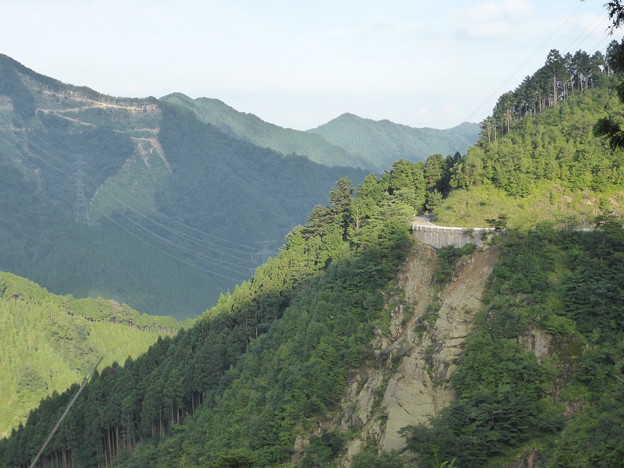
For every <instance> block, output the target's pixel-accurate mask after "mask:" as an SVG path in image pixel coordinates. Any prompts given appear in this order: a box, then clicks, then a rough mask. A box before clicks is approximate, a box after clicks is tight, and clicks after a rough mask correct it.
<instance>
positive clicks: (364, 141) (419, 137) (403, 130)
mask: <svg viewBox="0 0 624 468" xmlns="http://www.w3.org/2000/svg"><path fill="white" fill-rule="evenodd" d="M309 132H310V133H315V134H318V135H321V136H322V137H323V138H325V139H326V140H327V141H329V142H330V143H332V144H334V145H336V146H341V147H342V148H345V149H346V150H348V151H349V152H351V153H353V154H358V155H361V156H363V157H365V158H367V159H368V160H370V161H372V162H373V164H375V165H376V166H377V167H381V168H383V169H386V168H388V167H390V166H391V165H392V163H393V162H394V161H397V160H398V159H401V158H403V159H407V160H409V161H414V162H416V161H424V160H425V158H426V157H427V156H429V155H431V154H443V155H448V154H455V153H457V152H459V153H460V154H465V153H466V150H467V149H468V148H469V147H470V146H471V145H473V144H474V143H475V142H476V141H477V139H478V136H479V126H478V125H477V124H472V123H463V124H461V125H459V126H457V127H454V128H450V129H447V130H437V129H434V128H413V127H408V126H406V125H399V124H396V123H393V122H390V121H388V120H381V121H374V120H370V119H363V118H361V117H358V116H357V115H353V114H343V115H341V116H340V117H337V118H336V119H334V120H332V121H330V122H328V123H326V124H324V125H321V126H320V127H317V128H314V129H312V130H309Z"/></svg>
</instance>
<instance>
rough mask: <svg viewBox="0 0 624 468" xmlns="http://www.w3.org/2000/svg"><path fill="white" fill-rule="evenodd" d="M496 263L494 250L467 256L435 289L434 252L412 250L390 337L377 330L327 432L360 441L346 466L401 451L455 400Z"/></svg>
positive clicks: (351, 445)
mask: <svg viewBox="0 0 624 468" xmlns="http://www.w3.org/2000/svg"><path fill="white" fill-rule="evenodd" d="M498 256H499V252H498V250H497V249H495V248H486V249H485V250H482V251H477V252H475V253H473V254H471V255H468V256H465V257H464V258H463V259H462V261H461V262H460V264H459V265H458V266H457V269H456V271H455V272H454V275H453V278H452V280H451V281H450V282H449V283H448V284H446V285H444V286H440V285H439V284H437V282H436V280H435V269H436V262H437V258H436V257H437V255H436V252H435V250H434V249H431V248H430V247H427V246H424V245H417V246H415V247H414V249H413V251H412V254H411V255H410V258H409V259H408V261H407V263H406V266H405V267H404V269H403V271H402V272H401V273H400V275H399V278H398V279H399V282H400V285H401V296H402V297H404V303H403V304H401V305H399V306H398V307H396V309H395V310H393V311H391V312H390V315H391V322H390V327H389V329H388V332H387V333H382V332H381V330H380V331H379V333H378V338H377V339H376V340H375V341H374V342H373V346H374V349H375V353H376V355H377V358H378V360H377V362H376V363H375V365H374V366H372V367H370V368H368V369H364V370H363V372H361V373H360V374H359V375H357V377H356V378H354V379H353V380H352V381H351V382H350V383H349V386H348V387H347V390H346V392H345V396H344V397H343V400H342V402H341V405H340V407H339V410H338V411H337V414H339V415H341V416H340V417H339V419H337V420H334V421H332V423H331V425H329V424H328V426H327V427H326V430H331V429H335V428H339V429H340V430H341V431H343V432H350V431H354V432H357V433H358V436H357V437H355V438H353V439H351V440H349V441H348V443H347V444H346V447H345V450H344V455H343V457H342V463H341V464H342V465H343V466H350V465H351V463H352V462H353V458H354V456H355V455H357V454H358V453H361V452H363V451H365V450H366V449H367V448H368V447H370V446H371V445H374V446H376V447H378V448H379V449H380V450H381V451H384V452H392V451H397V450H403V449H405V443H406V442H405V439H404V437H402V436H401V435H400V430H401V429H402V428H404V427H406V426H409V425H415V424H426V423H427V422H428V421H429V419H430V418H432V417H434V416H435V415H437V414H438V413H439V411H440V410H441V409H443V408H444V407H446V406H447V405H448V404H449V403H450V402H451V401H452V400H453V399H454V396H455V393H454V390H453V388H452V386H451V381H450V377H451V376H452V375H453V373H454V372H455V370H456V369H457V366H458V363H459V361H460V358H461V356H462V354H463V349H464V347H465V346H466V340H467V339H468V337H469V336H470V334H471V333H472V331H473V329H474V327H475V316H476V313H477V312H478V311H479V309H480V308H481V307H482V306H483V304H482V297H483V294H484V291H485V288H486V285H487V283H488V281H489V279H490V275H491V273H492V269H493V267H494V264H495V263H496V260H497V258H498Z"/></svg>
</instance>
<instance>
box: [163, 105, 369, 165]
mask: <svg viewBox="0 0 624 468" xmlns="http://www.w3.org/2000/svg"><path fill="white" fill-rule="evenodd" d="M161 100H162V101H166V102H171V103H174V104H179V105H182V106H184V107H187V108H188V109H190V110H192V111H193V112H194V113H195V115H197V117H198V118H199V119H200V120H201V121H202V122H205V123H209V124H211V125H214V126H215V127H217V128H218V129H219V130H222V131H224V132H226V133H229V134H231V135H233V136H236V137H237V138H240V139H242V140H245V141H248V142H250V143H253V144H255V145H258V146H261V147H263V148H271V149H273V150H275V151H277V152H279V153H281V154H283V155H284V156H290V155H299V156H306V157H308V158H310V159H311V160H312V161H315V162H317V163H319V164H324V165H326V166H350V167H360V168H362V169H366V170H368V171H375V172H377V171H379V170H381V168H380V167H377V166H375V164H374V163H373V162H371V161H369V160H367V159H365V158H364V157H362V156H359V155H354V154H351V153H349V152H348V151H347V150H345V149H344V148H341V147H339V146H336V145H332V144H330V143H328V142H327V141H326V140H325V139H324V138H323V137H321V136H320V135H314V134H311V133H309V132H302V131H299V130H293V129H290V128H282V127H279V126H277V125H274V124H271V123H268V122H265V121H263V120H262V119H260V118H259V117H257V116H255V115H253V114H245V113H243V112H238V111H237V110H235V109H233V108H232V107H230V106H228V105H227V104H225V103H224V102H222V101H219V100H218V99H209V98H199V99H191V98H189V97H188V96H185V95H184V94H181V93H174V94H169V95H167V96H164V97H162V98H161Z"/></svg>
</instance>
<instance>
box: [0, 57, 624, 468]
mask: <svg viewBox="0 0 624 468" xmlns="http://www.w3.org/2000/svg"><path fill="white" fill-rule="evenodd" d="M555 52H556V51H551V53H550V54H549V57H548V59H547V62H546V64H545V66H544V68H543V69H540V70H538V72H537V73H536V74H535V75H533V76H531V77H527V79H526V80H525V81H524V82H523V83H522V85H521V86H519V87H518V89H517V90H515V91H514V92H512V93H508V94H506V95H504V96H506V97H505V98H504V99H503V98H502V99H501V100H500V101H499V103H498V104H497V106H496V108H495V109H494V112H493V115H492V116H491V117H490V118H488V119H486V121H485V122H483V124H482V133H481V139H480V140H479V142H478V144H477V145H475V146H474V147H473V148H472V149H471V150H470V151H469V152H468V153H467V155H466V156H463V157H462V156H461V155H456V156H452V157H451V156H449V157H446V158H443V157H442V156H441V154H434V155H430V156H429V157H427V158H426V160H425V161H420V162H410V161H408V160H407V159H400V160H398V161H396V162H395V163H393V164H392V166H391V167H390V169H389V170H388V171H386V172H385V173H384V174H383V175H381V176H376V175H370V176H368V177H367V178H365V179H364V181H363V182H362V183H361V184H360V185H359V186H358V187H354V186H353V185H352V184H351V182H350V181H349V179H347V178H342V179H340V180H339V181H338V182H337V184H336V186H335V187H334V188H333V189H332V190H331V191H330V193H329V203H328V204H327V205H317V206H316V207H315V208H314V209H313V210H312V211H311V212H310V214H309V216H308V219H307V222H306V223H305V225H298V226H296V227H295V228H293V229H292V230H291V231H290V233H289V234H288V235H287V236H286V242H285V245H284V246H283V247H282V248H281V250H280V251H279V253H277V254H276V255H274V256H273V257H272V258H270V259H269V260H268V261H267V262H266V263H265V264H264V265H262V266H261V267H259V268H258V269H257V270H256V271H255V274H254V276H253V278H252V279H251V280H249V281H245V282H242V283H241V284H240V285H239V286H237V287H236V288H235V289H234V290H233V291H232V292H231V293H228V294H224V295H222V296H221V298H220V299H219V301H218V303H217V305H216V306H215V307H213V308H211V309H209V310H208V311H207V312H206V313H205V314H204V315H203V316H202V317H201V318H200V319H198V320H197V322H196V323H195V324H194V326H193V327H191V328H189V329H188V330H185V331H181V332H180V333H178V334H177V335H176V336H174V337H171V338H165V339H162V340H159V341H158V342H157V343H156V345H155V346H153V347H152V348H151V349H150V350H149V351H148V352H146V353H145V354H143V355H142V356H140V357H139V358H137V359H136V360H132V361H128V362H127V363H126V364H125V365H124V366H123V367H120V366H116V365H115V366H112V367H109V368H106V369H104V370H102V372H100V373H98V374H97V375H96V376H95V377H94V378H93V380H92V381H91V382H90V384H89V385H87V386H86V388H85V391H84V392H83V393H82V394H81V395H80V398H78V399H77V400H76V404H75V405H74V407H73V408H72V410H71V412H70V413H69V416H68V419H67V420H66V421H65V422H64V423H63V424H62V425H61V426H60V428H59V432H58V433H57V435H56V436H55V437H54V438H53V439H52V441H51V443H50V445H49V446H48V447H47V448H46V450H45V452H44V454H43V459H42V461H41V462H40V464H41V466H44V465H45V466H49V465H50V466H80V467H82V466H85V467H88V466H103V467H107V466H122V467H144V466H150V467H151V466H153V467H172V466H180V467H211V468H217V467H220V468H223V467H280V466H283V467H285V466H296V467H301V468H309V467H333V466H336V467H338V466H352V467H354V468H371V467H372V468H381V467H384V468H386V467H390V468H393V467H410V468H413V467H419V468H420V467H436V468H437V467H444V466H446V467H449V466H461V467H482V466H492V467H493V466H505V467H518V466H544V467H553V468H555V467H567V466H609V467H616V466H619V465H621V460H622V458H623V457H624V452H623V450H622V447H624V438H623V434H624V412H623V411H622V410H621V405H620V404H619V402H621V399H622V396H624V395H622V393H623V391H622V388H623V387H622V381H623V380H624V373H623V365H622V363H623V362H624V345H623V343H624V321H623V320H622V314H621V311H622V310H623V309H624V296H623V295H622V291H621V289H622V288H621V286H622V284H624V268H623V265H624V263H623V262H622V260H623V259H624V234H623V233H624V223H623V215H624V212H623V211H622V207H621V203H620V200H622V195H621V194H622V186H621V183H622V180H621V174H620V172H621V171H620V162H621V160H622V153H621V151H622V150H621V149H617V148H616V149H612V148H611V147H610V146H609V145H608V142H606V141H604V140H602V139H599V138H596V137H594V136H593V132H592V128H593V127H594V124H595V122H597V121H598V119H599V118H600V117H603V116H604V115H605V114H607V113H609V114H610V115H613V114H615V113H617V112H621V111H622V104H621V103H620V102H619V100H617V99H611V98H610V96H611V95H612V94H613V92H612V89H613V87H614V86H615V85H616V84H617V80H618V78H617V77H615V76H612V75H611V72H610V71H609V69H610V68H609V66H608V63H609V60H610V58H609V57H607V58H606V59H605V57H602V58H601V57H600V55H598V54H594V55H593V56H591V57H593V60H589V61H587V64H588V65H587V68H586V69H584V68H582V67H580V66H576V65H578V64H579V63H584V62H585V60H584V58H585V56H587V57H589V56H588V55H587V54H585V55H583V54H575V56H572V55H569V56H568V55H565V56H561V55H560V54H559V53H558V52H556V53H555ZM574 57H577V59H575V58H574ZM581 59H583V60H581ZM601 60H602V61H601ZM605 60H606V61H605ZM574 64H576V65H575V66H574V67H573V66H572V65H574ZM592 64H593V65H592ZM583 70H584V71H583ZM581 77H583V78H582V79H581ZM551 83H554V85H555V86H554V88H553V87H551V86H550V84H551ZM527 90H530V92H527ZM552 92H554V94H549V93H552ZM170 105H171V104H170ZM162 119H163V120H162V122H163V123H162V127H161V131H162V132H163V135H162V137H161V139H160V141H161V143H162V148H163V151H164V152H165V153H166V154H167V155H168V162H169V164H170V165H171V166H172V167H177V170H176V171H177V172H179V174H178V175H176V171H174V172H173V174H172V176H171V177H170V179H169V180H171V181H173V182H172V184H174V186H175V187H176V189H175V190H171V191H168V192H167V196H166V197H165V196H163V195H162V194H156V195H155V196H154V203H155V204H157V206H159V207H160V208H159V209H160V210H161V212H162V213H163V214H169V215H171V214H173V213H174V212H175V211H180V212H188V213H190V216H191V218H192V219H193V220H197V221H196V222H197V223H198V228H203V224H202V223H206V224H208V222H209V219H208V218H202V216H201V210H202V209H203V208H202V206H203V204H206V206H207V208H206V210H207V211H210V210H212V209H213V208H212V207H211V205H210V203H211V201H210V200H211V199H212V198H213V197H216V196H217V194H218V193H219V192H221V191H224V190H226V186H227V185H230V184H231V183H232V182H231V181H232V180H234V179H235V178H236V177H237V176H238V175H239V174H241V175H243V176H244V177H245V178H246V179H247V180H251V182H250V184H249V185H250V186H249V187H248V189H249V190H250V191H251V190H254V189H255V188H256V187H255V186H254V185H255V183H256V182H255V181H254V180H253V178H252V176H251V175H246V174H247V173H246V171H250V172H257V171H261V168H260V167H256V166H254V165H252V163H251V162H247V163H246V165H238V163H237V151H236V150H234V149H232V147H231V145H230V144H229V143H230V140H228V137H227V135H225V134H223V133H222V132H218V130H216V129H215V128H214V127H211V126H207V125H206V124H205V123H203V122H200V121H199V120H197V119H194V116H193V115H192V113H191V112H189V111H188V109H182V108H180V107H176V106H172V107H167V106H164V107H163V117H162ZM224 135H225V136H224ZM169 138H170V140H169ZM204 139H206V140H208V141H204ZM180 141H183V142H185V144H186V145H188V146H182V147H180V148H179V153H178V152H176V151H177V149H176V147H175V145H174V143H173V142H180ZM226 143H227V145H226ZM248 144H249V143H244V142H243V143H241V145H242V146H240V147H239V148H241V150H240V151H241V152H243V153H244V152H245V148H246V146H245V145H248ZM206 145H213V146H214V147H217V148H220V150H219V151H212V152H210V153H209V156H207V153H203V152H202V151H200V150H196V149H195V148H204V147H206ZM266 151H268V152H269V153H270V151H269V150H266ZM269 153H267V154H269ZM270 154H273V153H270ZM182 155H184V157H185V158H186V160H187V161H189V165H188V168H187V169H186V170H187V171H188V173H185V172H184V170H185V169H183V168H182V166H179V165H177V164H178V161H179V159H178V158H181V157H182ZM218 155H221V156H222V157H223V159H220V158H219V157H217V156H218ZM224 160H227V161H231V162H232V166H231V167H232V170H231V173H228V172H227V170H223V171H219V174H225V175H223V176H221V178H222V180H223V184H221V179H220V178H217V177H212V176H210V178H209V179H207V180H209V184H207V185H208V187H206V188H202V190H204V191H205V192H204V191H201V192H197V191H196V190H197V189H194V190H191V189H190V188H189V189H188V190H184V189H183V187H182V185H181V184H177V185H175V178H176V177H177V176H179V177H180V178H181V180H184V181H188V180H193V178H192V177H193V174H191V173H202V174H203V173H207V172H208V171H209V169H210V168H220V166H225V167H226V168H228V167H230V166H229V164H225V162H224ZM267 160H268V159H267ZM286 160H289V161H293V162H299V163H301V164H304V163H305V164H310V162H309V160H307V159H306V158H286ZM267 167H269V168H270V167H271V166H270V164H269V165H268V166H267ZM263 177H269V176H268V175H266V174H265V175H263ZM270 180H271V183H272V184H273V185H275V186H274V187H270V188H267V189H265V190H266V192H262V190H260V189H258V190H255V191H254V193H256V194H259V195H258V197H260V200H261V202H262V203H269V205H268V206H269V207H270V209H271V210H273V209H288V208H286V207H287V206H288V205H286V204H284V205H278V204H276V203H275V202H274V201H272V196H271V190H275V191H282V192H285V191H286V189H285V188H284V187H283V186H281V185H280V184H279V182H280V181H279V180H278V179H277V178H275V179H270ZM300 183H301V182H300ZM302 187H303V188H305V187H306V186H305V185H302ZM245 189H247V188H245ZM211 190H213V191H214V192H210V191H211ZM197 193H199V194H203V193H207V194H210V193H211V195H207V196H198V195H196V194H197ZM241 196H242V197H248V196H251V193H250V192H249V193H248V192H242V193H241ZM271 203H275V204H271ZM194 207H195V208H196V209H197V212H196V213H194V212H193V211H192V209H193V208H194ZM259 209H260V208H259ZM297 209H298V208H297ZM430 210H434V211H435V213H436V215H437V219H438V221H440V220H447V221H448V222H452V223H455V222H458V223H463V224H464V225H468V226H470V227H472V226H474V224H473V223H475V224H477V223H478V224H477V225H484V224H486V223H489V224H492V225H494V226H495V227H496V228H497V229H496V230H495V231H494V232H493V233H492V234H491V236H490V238H489V239H488V241H487V242H486V243H485V245H483V246H481V247H477V246H475V245H473V244H468V245H467V246H465V247H463V248H456V247H455V246H452V245H451V246H445V247H441V248H438V249H434V248H432V247H430V246H427V245H424V244H422V243H420V242H418V241H416V240H415V239H414V237H413V236H412V235H410V232H409V221H410V220H412V219H413V216H414V214H415V213H424V212H426V211H430ZM260 213H261V214H260V216H262V215H263V214H262V213H263V212H260ZM248 216H249V219H250V220H254V218H253V216H254V213H252V212H249V213H248ZM505 226H507V229H505ZM154 228H156V226H154ZM239 228H240V229H244V228H245V227H244V226H242V225H240V226H239ZM76 391H77V387H76V386H74V387H73V388H71V389H69V390H68V391H67V392H65V393H63V394H61V395H57V396H54V397H52V398H50V399H47V400H45V401H44V402H43V403H42V404H41V406H40V407H39V408H38V409H37V410H35V411H33V412H32V413H31V415H30V417H29V418H28V422H27V424H26V425H25V426H24V427H23V428H20V429H19V430H17V431H15V432H12V434H11V436H10V437H9V438H7V439H6V440H3V441H0V465H2V464H4V465H5V466H7V467H8V466H18V467H22V466H28V464H29V463H30V462H31V461H32V459H33V457H34V455H35V454H36V453H37V451H38V450H39V448H40V447H41V445H42V443H43V441H44V439H45V437H46V436H47V434H48V433H49V432H50V430H51V428H52V427H53V425H54V424H55V422H56V421H57V420H58V418H59V416H60V415H61V414H62V412H63V411H64V409H65V407H66V405H67V403H68V402H69V400H70V399H71V398H72V396H73V395H74V394H75V392H76Z"/></svg>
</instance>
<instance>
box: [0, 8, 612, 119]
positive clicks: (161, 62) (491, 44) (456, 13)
mask: <svg viewBox="0 0 624 468" xmlns="http://www.w3.org/2000/svg"><path fill="white" fill-rule="evenodd" d="M605 2H606V0H586V1H585V2H581V1H580V0H446V1H441V0H438V1H431V0H429V1H419V0H383V1H382V0H375V1H373V0H358V1H351V0H344V1H342V0H331V1H330V0H227V1H225V0H224V1H216V0H0V44H2V47H1V48H0V53H4V54H6V55H9V56H11V57H12V58H14V59H16V60H17V61H19V62H21V63H22V64H24V65H26V66H27V67H29V68H32V69H33V70H35V71H37V72H39V73H42V74H44V75H48V76H51V77H53V78H56V79H59V80H61V81H63V82H66V83H71V84H75V85H84V86H88V87H90V88H93V89H95V90H97V91H100V92H102V93H106V94H111V95H114V96H130V97H144V96H150V95H151V96H156V97H161V96H164V95H166V94H168V93H171V92H174V91H179V92H182V93H184V94H187V95H189V96H191V97H194V98H196V97H204V96H205V97H211V98H218V99H221V100H222V101H224V102H226V103H227V104H229V105H231V106H233V107H234V108H236V109H237V110H239V111H243V112H251V113H254V114H256V115H258V116H259V117H260V118H262V119H264V120H267V121H269V122H272V123H275V124H278V125H281V126H284V127H291V128H296V129H300V130H304V129H309V128H312V127H316V126H318V125H320V124H322V123H325V122H327V121H329V120H331V119H333V118H335V117H337V116H338V115H340V114H342V113H344V112H351V113H354V114H357V115H359V116H361V117H366V118H371V119H375V120H381V119H389V120H391V121H393V122H398V123H403V124H406V125H410V126H414V127H425V126H429V127H436V128H448V127H453V126H455V125H458V124H460V123H461V122H464V121H472V122H477V121H480V120H482V119H483V118H485V117H486V116H487V115H488V114H489V113H490V112H491V110H492V107H493V106H494V104H495V103H496V99H497V98H498V96H499V95H500V94H502V93H503V92H505V91H509V90H512V89H514V88H515V87H516V86H517V85H518V84H519V83H520V82H521V81H522V79H523V78H524V77H525V76H526V75H529V74H532V73H533V72H534V71H535V70H537V68H539V67H540V66H542V65H543V64H544V61H545V59H546V55H547V53H548V51H549V50H550V49H553V48H554V49H558V50H559V51H560V52H561V53H562V54H563V53H565V52H574V51H576V50H578V49H583V50H586V51H587V52H590V53H593V52H594V51H596V50H601V51H603V52H604V50H605V49H606V46H607V44H608V43H609V41H611V40H613V39H614V38H615V39H617V40H619V39H620V36H618V35H616V36H612V37H609V36H608V35H607V33H606V28H607V26H608V19H607V15H606V11H605V9H604V7H603V4H604V3H605Z"/></svg>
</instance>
